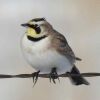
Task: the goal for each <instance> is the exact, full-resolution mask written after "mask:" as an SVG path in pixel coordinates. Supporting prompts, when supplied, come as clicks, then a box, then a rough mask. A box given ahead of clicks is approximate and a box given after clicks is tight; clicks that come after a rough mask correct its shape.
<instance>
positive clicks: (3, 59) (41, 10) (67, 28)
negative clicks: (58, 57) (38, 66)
mask: <svg viewBox="0 0 100 100" xmlns="http://www.w3.org/2000/svg"><path fill="white" fill-rule="evenodd" d="M35 17H45V18H46V19H47V20H48V21H49V22H50V23H51V24H52V25H53V26H54V28H55V29H56V30H58V31H59V32H61V33H62V34H64V35H65V36H66V38H67V40H68V42H69V44H70V46H71V47H72V49H73V50H74V52H75V54H76V55H77V56H78V57H80V58H82V59H83V60H82V61H81V62H77V63H76V65H77V67H78V68H79V69H80V71H81V72H100V0H0V74H20V73H32V72H33V71H34V70H33V68H31V66H29V65H28V64H27V62H26V61H25V60H24V58H23V56H22V53H21V49H20V39H21V36H22V35H23V34H24V32H25V29H24V28H23V27H21V26H20V24H22V23H24V22H27V21H28V20H30V19H32V18H35ZM87 80H88V81H89V82H90V86H84V85H82V86H78V87H76V86H73V85H72V84H71V83H70V81H69V79H67V78H64V79H61V82H60V83H59V82H57V84H56V85H54V84H50V83H49V79H41V78H39V81H38V83H37V84H36V86H35V87H34V88H33V83H32V79H31V78H30V79H0V100H40V99H41V100H100V77H94V78H87Z"/></svg>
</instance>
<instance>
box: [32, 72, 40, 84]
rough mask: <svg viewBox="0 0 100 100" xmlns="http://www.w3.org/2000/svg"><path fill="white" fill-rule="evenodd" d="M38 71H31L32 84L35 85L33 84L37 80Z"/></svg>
mask: <svg viewBox="0 0 100 100" xmlns="http://www.w3.org/2000/svg"><path fill="white" fill-rule="evenodd" d="M39 72H40V71H37V72H34V73H32V78H33V83H34V85H33V86H35V84H36V82H37V80H38V76H39Z"/></svg>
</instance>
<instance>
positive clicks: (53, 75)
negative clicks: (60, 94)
mask: <svg viewBox="0 0 100 100" xmlns="http://www.w3.org/2000/svg"><path fill="white" fill-rule="evenodd" d="M49 75H50V76H49V77H50V82H51V80H52V81H53V83H54V84H56V81H55V79H58V80H59V77H58V74H57V70H56V68H55V67H54V68H52V69H51V73H50V74H49ZM59 81H60V80H59Z"/></svg>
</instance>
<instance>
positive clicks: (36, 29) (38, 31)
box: [34, 24, 41, 34]
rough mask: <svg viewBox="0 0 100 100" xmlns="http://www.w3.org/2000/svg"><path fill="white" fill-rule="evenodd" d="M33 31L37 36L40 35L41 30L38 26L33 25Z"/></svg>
mask: <svg viewBox="0 0 100 100" xmlns="http://www.w3.org/2000/svg"><path fill="white" fill-rule="evenodd" d="M34 29H35V31H36V33H37V34H40V33H41V29H40V26H39V25H37V24H35V25H34Z"/></svg>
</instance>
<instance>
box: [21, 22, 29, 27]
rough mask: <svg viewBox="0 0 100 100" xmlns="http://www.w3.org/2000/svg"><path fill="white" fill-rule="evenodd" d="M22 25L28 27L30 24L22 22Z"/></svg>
mask: <svg viewBox="0 0 100 100" xmlns="http://www.w3.org/2000/svg"><path fill="white" fill-rule="evenodd" d="M21 26H23V27H27V26H29V25H28V24H27V23H25V24H21Z"/></svg>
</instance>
